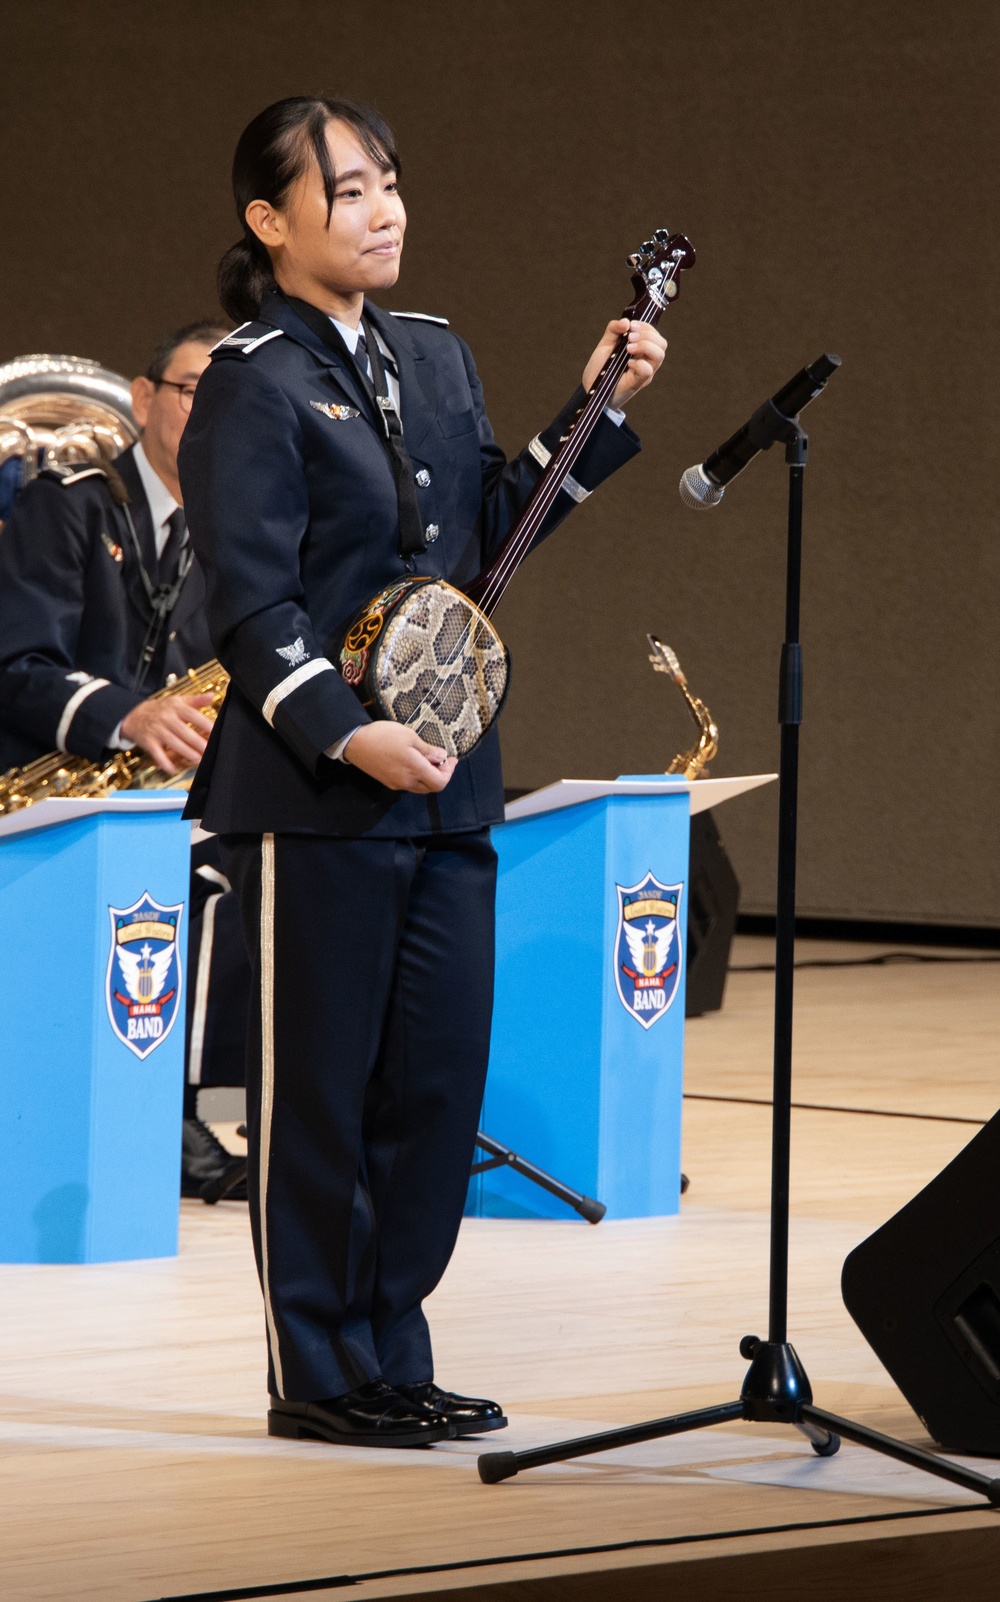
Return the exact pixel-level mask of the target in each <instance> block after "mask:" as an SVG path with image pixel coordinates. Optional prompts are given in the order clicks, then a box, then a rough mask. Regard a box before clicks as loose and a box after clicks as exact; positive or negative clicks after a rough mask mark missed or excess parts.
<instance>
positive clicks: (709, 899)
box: [684, 812, 740, 1018]
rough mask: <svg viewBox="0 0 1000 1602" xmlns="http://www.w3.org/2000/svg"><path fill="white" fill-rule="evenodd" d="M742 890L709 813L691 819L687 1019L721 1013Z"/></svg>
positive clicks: (685, 1007) (702, 813)
mask: <svg viewBox="0 0 1000 1602" xmlns="http://www.w3.org/2000/svg"><path fill="white" fill-rule="evenodd" d="M739 900H740V886H739V880H738V879H737V877H736V874H735V873H734V872H733V866H732V863H731V862H730V860H729V858H728V857H727V855H726V848H725V846H724V845H723V844H722V840H721V838H720V836H719V831H718V829H717V827H716V824H715V819H714V817H713V816H712V814H711V812H699V813H697V814H696V815H695V817H693V818H692V819H691V864H690V868H689V870H688V917H687V939H688V944H687V990H686V1000H685V1003H684V1012H685V1016H686V1017H688V1018H700V1017H701V1014H702V1013H703V1012H718V1010H719V1008H720V1007H721V1006H722V998H723V995H724V994H725V989H726V971H727V969H728V967H729V951H730V947H731V946H732V943H733V934H734V932H735V929H736V913H737V911H738V908H739Z"/></svg>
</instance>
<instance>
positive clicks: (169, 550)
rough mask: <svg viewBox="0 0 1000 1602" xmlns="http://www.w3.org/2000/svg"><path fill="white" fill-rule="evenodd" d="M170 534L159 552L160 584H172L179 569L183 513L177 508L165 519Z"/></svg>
mask: <svg viewBox="0 0 1000 1602" xmlns="http://www.w3.org/2000/svg"><path fill="white" fill-rule="evenodd" d="M167 526H168V527H169V529H170V533H169V534H168V535H167V538H166V541H165V543H164V546H163V550H162V551H161V552H160V564H159V570H158V573H157V578H158V580H159V582H160V584H173V582H174V580H175V579H176V577H177V572H178V569H179V567H180V560H181V549H182V546H183V544H184V531H185V523H184V513H183V511H182V509H181V508H180V507H179V506H175V507H174V509H173V511H172V512H171V514H170V516H169V517H168V518H167Z"/></svg>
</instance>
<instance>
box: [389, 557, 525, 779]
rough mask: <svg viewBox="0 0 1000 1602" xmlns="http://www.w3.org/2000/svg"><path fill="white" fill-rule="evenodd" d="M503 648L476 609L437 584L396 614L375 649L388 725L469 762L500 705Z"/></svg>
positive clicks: (414, 595)
mask: <svg viewBox="0 0 1000 1602" xmlns="http://www.w3.org/2000/svg"><path fill="white" fill-rule="evenodd" d="M508 672H509V668H508V662H507V653H506V651H505V649H504V645H503V641H502V640H501V638H500V636H499V635H498V634H497V632H496V630H495V629H494V628H493V625H492V624H491V623H490V622H489V620H488V619H487V618H486V616H485V615H484V614H483V613H482V612H480V610H479V608H478V607H476V606H474V605H473V603H472V602H471V601H470V600H469V599H468V598H467V597H466V596H464V595H463V594H462V593H461V591H459V590H455V589H452V587H451V586H450V585H449V584H444V583H441V582H437V583H431V584H423V585H421V586H420V587H419V588H417V589H414V590H413V592H412V593H411V594H410V595H407V596H406V597H405V598H404V599H403V600H402V601H401V602H400V603H399V605H398V606H397V607H396V609H395V611H394V612H393V614H392V616H391V617H390V618H389V621H388V622H387V623H386V626H385V632H384V634H383V636H382V639H381V641H380V642H379V645H378V648H377V655H376V660H375V663H374V686H373V687H374V690H375V694H376V697H377V699H378V702H379V705H380V706H381V708H382V710H383V711H384V712H385V714H386V716H387V717H390V718H392V719H393V721H394V722H396V723H405V724H407V725H408V726H409V727H410V728H412V729H415V730H416V732H417V733H418V734H419V735H420V737H421V739H423V740H427V741H428V743H429V744H432V745H438V746H440V747H441V748H442V749H443V750H445V751H447V753H448V755H449V756H458V757H461V756H467V755H468V753H469V752H470V751H471V750H472V749H473V747H474V746H475V745H477V744H478V742H479V741H480V740H481V739H482V737H483V735H484V734H485V732H486V730H487V729H488V728H489V726H490V724H491V723H492V722H493V720H494V718H495V717H496V716H497V713H498V712H499V710H500V708H501V706H502V705H503V699H504V695H505V694H506V690H507V675H508Z"/></svg>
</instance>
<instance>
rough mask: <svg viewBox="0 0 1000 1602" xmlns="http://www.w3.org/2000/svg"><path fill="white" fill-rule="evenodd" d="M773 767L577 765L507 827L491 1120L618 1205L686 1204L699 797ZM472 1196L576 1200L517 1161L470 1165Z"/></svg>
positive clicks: (549, 1208)
mask: <svg viewBox="0 0 1000 1602" xmlns="http://www.w3.org/2000/svg"><path fill="white" fill-rule="evenodd" d="M774 777H775V775H773V774H759V775H755V776H753V777H749V778H735V779H699V780H695V781H689V780H684V779H681V778H669V777H666V776H665V775H663V774H659V775H651V776H637V777H635V778H625V779H617V780H607V781H598V780H595V781H589V780H572V779H569V780H563V781H562V782H561V783H559V784H554V785H549V786H548V787H547V788H546V789H544V790H539V791H536V792H535V793H534V794H533V795H529V796H524V797H522V798H521V799H520V800H519V801H515V802H513V803H511V805H510V806H508V807H507V810H506V820H507V821H506V822H505V823H504V824H503V825H502V826H501V827H499V828H497V829H495V830H494V833H493V840H494V844H495V846H496V849H497V853H498V857H499V880H498V887H497V967H496V1003H495V1009H494V1021H493V1037H492V1043H491V1049H490V1067H489V1075H488V1077H487V1083H486V1097H485V1102H484V1107H483V1115H482V1128H483V1129H484V1130H486V1131H487V1132H488V1133H489V1134H490V1135H492V1136H494V1138H495V1139H497V1140H500V1141H502V1142H503V1143H504V1144H505V1145H507V1146H509V1147H511V1148H512V1149H513V1150H514V1151H516V1152H518V1153H520V1155H521V1156H523V1157H527V1158H528V1159H529V1160H530V1161H531V1162H533V1163H535V1164H536V1165H537V1166H538V1167H540V1168H543V1169H546V1170H547V1171H548V1172H549V1173H551V1174H553V1175H555V1177H556V1178H558V1179H561V1180H562V1181H563V1182H564V1183H566V1184H568V1185H570V1186H572V1187H573V1189H574V1190H578V1191H582V1192H584V1193H585V1194H587V1195H589V1196H594V1197H597V1198H598V1200H600V1201H602V1202H604V1203H605V1205H606V1207H607V1217H608V1218H637V1217H649V1216H656V1215H662V1214H667V1213H675V1212H677V1211H678V1208H679V1205H680V1149H681V1105H682V1101H681V1098H682V1087H683V1065H684V963H685V949H684V948H685V942H686V924H687V880H688V837H689V827H690V817H691V814H692V813H693V812H699V811H704V810H707V809H708V808H710V807H713V806H717V805H719V803H720V802H722V801H724V800H727V799H729V798H730V797H732V796H735V795H739V794H741V793H742V792H743V791H746V790H750V789H753V788H755V787H756V786H758V785H761V784H767V783H769V782H770V781H771V780H772V779H773V778H774ZM466 1210H467V1212H470V1213H474V1214H479V1215H481V1216H494V1217H557V1218H565V1217H567V1216H568V1214H567V1210H566V1207H565V1205H564V1204H563V1203H561V1202H559V1201H558V1200H556V1198H554V1197H552V1196H549V1195H548V1194H547V1193H546V1192H545V1191H543V1190H540V1189H539V1188H538V1187H537V1186H535V1185H532V1184H531V1183H530V1181H528V1180H526V1179H523V1178H521V1177H520V1176H519V1175H517V1174H515V1173H513V1172H512V1171H511V1170H510V1169H506V1168H498V1169H493V1170H490V1171H487V1172H485V1173H482V1174H480V1175H478V1176H476V1177H475V1178H474V1179H473V1181H472V1185H471V1187H470V1193H469V1201H468V1203H467V1208H466Z"/></svg>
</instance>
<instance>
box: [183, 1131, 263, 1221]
mask: <svg viewBox="0 0 1000 1602" xmlns="http://www.w3.org/2000/svg"><path fill="white" fill-rule="evenodd" d="M181 1195H182V1196H188V1197H194V1198H197V1199H198V1200H200V1201H203V1202H208V1204H209V1206H213V1205H214V1204H215V1203H216V1202H217V1201H246V1199H247V1165H246V1159H245V1158H244V1157H234V1156H233V1154H232V1152H228V1151H227V1150H226V1148H225V1146H224V1145H223V1144H222V1142H221V1140H217V1139H216V1137H215V1136H214V1135H213V1133H212V1131H211V1130H210V1129H209V1127H208V1125H207V1124H203V1123H202V1121H201V1119H200V1118H185V1119H184V1120H183V1122H182V1124H181Z"/></svg>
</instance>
